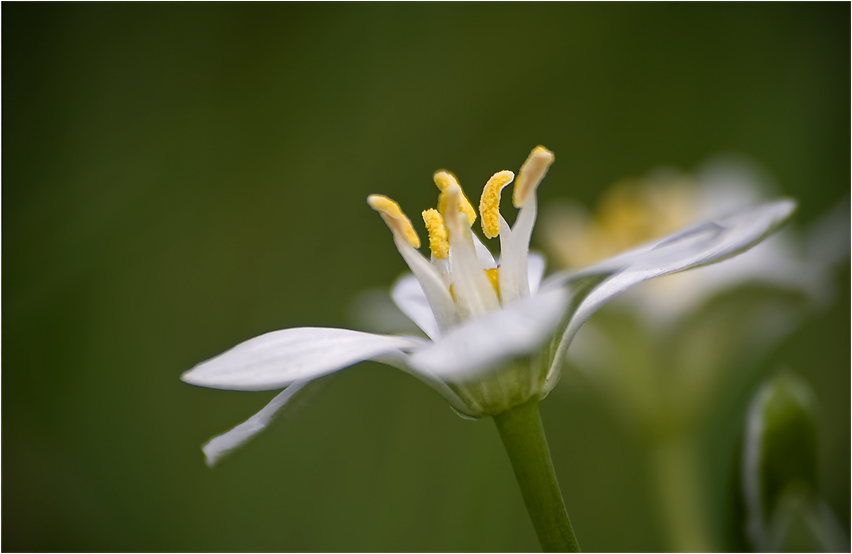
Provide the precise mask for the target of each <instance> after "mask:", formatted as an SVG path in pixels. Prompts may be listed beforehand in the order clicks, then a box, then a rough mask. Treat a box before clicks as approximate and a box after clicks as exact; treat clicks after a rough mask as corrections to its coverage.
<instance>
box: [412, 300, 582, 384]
mask: <svg viewBox="0 0 852 554" xmlns="http://www.w3.org/2000/svg"><path fill="white" fill-rule="evenodd" d="M567 306H568V294H567V292H565V291H564V290H562V289H555V290H552V291H550V292H548V293H545V294H539V295H536V296H534V297H532V298H526V299H523V300H518V301H516V302H513V303H511V304H509V305H507V306H506V307H505V308H504V309H502V310H498V311H495V312H491V313H488V314H486V315H485V316H483V317H480V318H478V319H475V320H473V321H470V322H468V323H465V324H464V325H462V326H460V327H457V328H456V329H453V330H452V331H451V332H450V333H448V334H446V335H444V337H443V338H442V339H441V340H440V341H437V342H435V343H433V344H432V345H430V346H427V347H425V348H423V349H422V350H418V351H417V352H416V353H415V354H414V355H412V356H411V357H410V358H409V365H411V366H412V367H413V368H415V369H418V370H420V371H424V372H428V373H431V374H433V375H436V376H438V377H440V378H442V379H446V380H452V381H456V382H463V381H466V380H469V379H471V378H475V377H476V375H477V374H480V373H482V372H485V371H488V370H489V369H492V368H494V367H496V366H499V365H501V364H502V363H503V362H504V361H508V360H510V359H512V358H516V357H519V356H523V355H525V354H530V353H532V352H534V351H535V350H537V349H538V348H539V347H540V346H541V345H542V344H543V343H544V342H545V341H546V340H547V339H549V338H550V337H551V336H552V334H553V330H554V328H556V326H557V325H558V324H559V321H560V319H561V318H562V316H563V315H564V313H565V310H566V308H567Z"/></svg>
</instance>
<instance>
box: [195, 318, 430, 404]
mask: <svg viewBox="0 0 852 554" xmlns="http://www.w3.org/2000/svg"><path fill="white" fill-rule="evenodd" d="M427 342H428V341H426V340H425V339H418V338H415V337H393V336H386V335H373V334H370V333H362V332H359V331H350V330H349V329H328V328H322V327H299V328H296V329H284V330H283V331H273V332H271V333H266V334H265V335H260V336H259V337H255V338H253V339H250V340H247V341H246V342H243V343H241V344H238V345H237V346H235V347H233V348H232V349H230V350H228V351H227V352H224V353H222V354H220V355H218V356H216V357H215V358H211V359H210V360H207V361H206V362H201V363H200V364H198V365H196V366H195V367H194V368H192V369H190V370H189V371H187V372H185V373H184V374H183V375H181V379H182V380H183V381H184V382H186V383H189V384H191V385H198V386H201V387H210V388H214V389H229V390H246V391H249V390H274V389H280V388H282V387H285V386H287V385H289V384H290V383H293V382H295V381H299V380H304V379H315V378H317V377H319V376H321V375H326V374H328V373H332V372H334V371H338V370H340V369H343V368H345V367H349V366H351V365H353V364H356V363H358V362H362V361H364V360H370V359H373V358H375V357H377V356H381V355H384V354H393V353H397V352H407V351H411V350H414V349H416V348H417V347H418V346H421V345H423V344H424V343H427Z"/></svg>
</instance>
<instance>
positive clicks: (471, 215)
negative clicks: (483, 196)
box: [433, 171, 476, 225]
mask: <svg viewBox="0 0 852 554" xmlns="http://www.w3.org/2000/svg"><path fill="white" fill-rule="evenodd" d="M433 179H435V184H436V185H438V188H439V189H440V190H441V195H440V196H439V197H438V211H439V212H441V215H442V216H444V219H446V218H447V202H448V194H449V191H450V189H452V188H453V187H458V190H459V197H460V199H459V211H462V212H464V213H465V215H467V220H468V223H469V224H470V225H473V222H474V221H476V210H474V209H473V206H471V205H470V201H469V200H468V199H467V197H466V196H465V195H464V191H462V188H461V185H459V182H458V181H457V180H456V177H455V176H454V175H453V174H452V173H450V172H448V171H438V172H437V173H435V175H434V176H433Z"/></svg>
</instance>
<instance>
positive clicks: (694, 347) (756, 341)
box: [543, 157, 849, 428]
mask: <svg viewBox="0 0 852 554" xmlns="http://www.w3.org/2000/svg"><path fill="white" fill-rule="evenodd" d="M770 188H771V186H770V185H769V184H768V179H767V178H766V177H765V176H764V175H763V174H762V172H761V171H760V169H759V168H758V167H757V166H755V165H754V164H751V163H748V162H747V161H746V160H743V159H739V158H732V157H728V158H719V159H716V160H714V161H712V162H710V163H708V164H705V165H704V166H703V167H702V168H701V169H700V170H699V171H698V172H697V173H696V175H695V177H694V178H693V177H690V176H687V175H684V174H681V173H678V172H674V171H671V170H668V171H657V172H654V173H652V174H651V175H649V176H648V177H646V178H644V179H641V180H636V181H622V182H620V183H617V184H616V185H614V187H613V188H612V189H610V190H609V191H608V192H607V194H606V195H605V196H604V198H603V199H602V201H601V202H600V203H599V206H598V209H597V210H596V212H595V214H594V215H593V216H589V215H587V214H586V213H585V212H584V210H583V209H582V208H579V207H577V206H573V205H569V204H563V205H562V206H561V207H554V208H553V209H552V210H551V211H550V212H549V213H547V214H545V217H544V221H543V226H544V234H545V240H546V242H547V243H548V245H549V247H550V251H551V252H553V254H554V255H555V258H556V259H557V260H558V261H559V262H560V263H561V264H562V265H568V266H570V265H572V264H574V263H581V262H586V263H587V262H588V261H589V257H590V256H593V255H594V254H595V251H604V252H609V253H612V252H615V251H617V250H618V249H619V248H622V247H624V246H629V243H626V242H625V241H628V240H629V239H630V238H631V237H632V236H637V235H638V236H644V237H646V238H652V237H653V236H655V235H658V234H662V233H666V232H670V231H669V230H670V229H671V227H672V226H673V225H682V224H684V222H692V221H700V220H703V219H713V218H715V217H718V216H719V214H724V213H728V212H730V211H731V210H732V209H735V208H736V207H737V206H742V205H747V204H754V203H757V202H760V200H761V198H766V197H767V196H768V193H767V190H766V189H770ZM673 207H674V208H676V209H673ZM848 230H849V216H848V202H847V205H846V211H845V213H842V212H838V213H837V214H832V215H831V218H830V219H827V220H826V221H825V222H824V223H823V224H821V225H820V226H818V228H817V229H816V230H814V231H813V232H812V233H811V235H812V236H811V238H810V240H807V241H799V240H798V239H799V237H797V236H796V235H795V234H794V233H793V232H792V230H790V229H788V230H784V231H782V232H780V233H777V234H775V235H773V236H771V237H769V238H767V240H765V241H763V242H761V243H760V244H759V245H757V246H755V247H754V248H753V249H752V250H751V251H750V252H749V253H748V255H747V256H740V257H737V258H736V259H734V260H731V261H730V262H726V263H725V264H719V265H715V266H712V267H706V268H701V269H697V270H696V271H690V272H688V273H679V274H677V275H670V276H666V277H665V278H663V279H658V280H655V281H654V282H649V283H646V284H643V285H642V286H640V287H636V288H634V289H632V290H631V291H629V292H628V293H626V294H624V295H622V296H621V297H620V298H619V299H618V300H617V302H613V305H612V308H613V309H612V310H610V312H609V313H608V314H607V317H602V318H600V319H599V320H598V321H593V322H592V323H591V324H590V325H587V326H586V327H585V328H584V330H583V332H582V333H580V335H579V336H578V337H577V339H576V341H575V344H574V346H573V347H572V349H571V352H570V359H571V361H572V362H573V363H574V364H575V365H576V366H577V368H578V369H580V370H582V371H583V372H584V373H585V374H586V375H588V376H589V377H590V378H591V379H592V380H593V381H594V382H596V383H597V384H599V385H600V386H601V388H602V390H603V391H604V392H606V393H607V394H608V395H609V397H610V399H611V400H612V402H613V405H614V406H615V407H617V409H618V411H619V412H621V413H623V414H624V415H625V416H626V417H625V419H626V421H627V422H628V424H629V425H630V427H631V428H636V427H637V422H638V423H639V425H638V427H640V428H641V427H643V425H642V424H643V423H644V427H645V428H651V427H655V428H656V427H659V428H664V427H665V428H668V427H671V425H672V422H678V423H679V424H680V425H684V426H685V425H686V424H687V422H691V421H692V420H693V419H695V418H697V417H699V416H701V415H704V414H705V413H708V410H709V409H711V408H712V407H713V406H714V405H715V404H714V402H715V400H716V398H717V396H716V395H717V394H718V393H720V392H721V391H723V390H724V387H725V386H726V385H728V384H730V383H732V382H733V378H734V376H735V375H737V372H736V368H737V367H740V366H743V365H745V366H748V364H750V363H752V362H753V360H754V359H756V358H757V357H758V356H760V355H762V353H763V352H765V351H766V350H767V349H768V348H769V347H771V346H772V345H774V344H776V343H777V342H778V341H779V340H780V339H782V338H783V337H785V336H787V334H788V333H789V332H790V331H791V330H792V329H793V328H794V327H795V324H796V323H797V322H798V321H799V320H801V319H802V316H803V315H804V314H805V313H806V312H807V310H808V309H810V308H811V307H812V306H813V305H820V304H825V303H826V302H827V300H828V299H830V297H831V289H832V283H831V279H830V270H831V265H832V264H834V263H836V262H837V260H838V259H839V258H841V257H843V254H845V255H848V252H849V243H848ZM844 239H845V241H844ZM800 242H804V243H805V244H800ZM746 287H748V288H746ZM603 315H604V314H601V316H603ZM627 329H629V331H627ZM625 333H630V334H632V335H634V336H640V335H641V336H642V340H641V341H634V342H633V344H632V346H629V345H627V344H625V341H624V340H623V337H624V335H625ZM628 383H629V385H628ZM684 428H686V427H684Z"/></svg>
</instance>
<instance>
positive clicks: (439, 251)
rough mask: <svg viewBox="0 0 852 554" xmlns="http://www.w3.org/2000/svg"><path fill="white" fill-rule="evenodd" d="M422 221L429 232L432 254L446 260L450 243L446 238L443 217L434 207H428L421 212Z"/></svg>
mask: <svg viewBox="0 0 852 554" xmlns="http://www.w3.org/2000/svg"><path fill="white" fill-rule="evenodd" d="M423 223H425V224H426V230H427V231H428V232H429V248H430V249H431V250H432V255H433V256H435V257H436V258H438V259H439V260H446V259H447V257H449V255H450V243H449V241H448V240H447V226H446V225H444V218H443V217H441V214H440V213H438V210H436V209H435V208H429V209H428V210H424V212H423Z"/></svg>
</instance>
